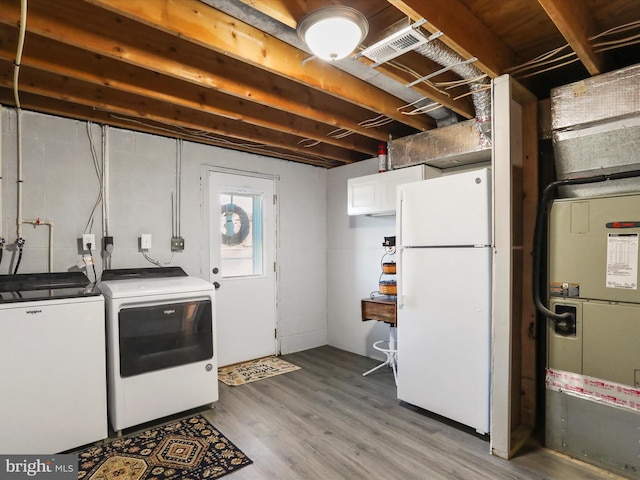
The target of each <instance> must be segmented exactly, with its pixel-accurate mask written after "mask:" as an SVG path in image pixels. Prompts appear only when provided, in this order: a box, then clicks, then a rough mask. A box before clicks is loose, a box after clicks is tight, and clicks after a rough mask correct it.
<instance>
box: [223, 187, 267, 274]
mask: <svg viewBox="0 0 640 480" xmlns="http://www.w3.org/2000/svg"><path fill="white" fill-rule="evenodd" d="M262 197H263V196H262V194H252V193H245V192H242V193H234V192H224V193H221V194H220V205H221V212H220V226H221V229H220V231H221V245H220V250H221V251H220V260H221V263H222V269H221V270H222V276H223V277H224V278H230V277H250V276H257V275H262V273H263V261H262V259H263V251H262V250H263V238H262V204H263V198H262Z"/></svg>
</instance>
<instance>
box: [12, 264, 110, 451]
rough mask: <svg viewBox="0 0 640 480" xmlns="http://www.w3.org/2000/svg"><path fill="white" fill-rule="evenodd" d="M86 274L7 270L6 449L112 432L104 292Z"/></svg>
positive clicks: (56, 447) (68, 445) (62, 446)
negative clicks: (94, 285)
mask: <svg viewBox="0 0 640 480" xmlns="http://www.w3.org/2000/svg"><path fill="white" fill-rule="evenodd" d="M90 287H91V284H90V282H89V279H88V278H87V277H86V276H85V275H84V274H82V273H80V272H63V273H37V274H17V275H1V276H0V379H1V380H0V381H1V382H2V393H1V394H0V452H1V453H3V454H54V453H60V452H63V451H66V450H71V449H74V448H77V447H80V446H83V445H86V444H88V443H92V442H95V441H98V440H102V439H104V438H106V437H107V436H108V423H107V378H106V375H107V370H106V360H105V356H106V352H105V322H104V298H103V297H102V295H100V294H99V292H98V291H96V290H92V289H91V288H90Z"/></svg>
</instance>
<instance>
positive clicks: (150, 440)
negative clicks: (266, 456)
mask: <svg viewBox="0 0 640 480" xmlns="http://www.w3.org/2000/svg"><path fill="white" fill-rule="evenodd" d="M251 463H253V462H252V461H251V460H250V459H249V458H248V457H247V456H246V455H245V454H244V453H242V452H241V451H240V450H238V448H237V447H236V446H235V445H234V444H233V443H231V442H230V441H229V440H227V438H226V437H225V436H224V435H222V434H221V433H220V432H219V431H218V430H216V428H215V427H214V426H213V425H211V424H210V423H209V422H207V421H206V420H205V419H204V418H203V417H201V416H200V415H196V416H195V417H191V418H188V419H185V420H181V421H179V422H176V423H171V424H168V425H165V426H162V427H158V428H153V429H151V430H147V431H145V432H142V433H140V434H138V435H135V436H132V437H128V438H119V439H117V440H114V441H113V442H111V443H110V444H108V445H104V446H94V447H90V448H87V449H85V450H82V451H80V452H78V464H79V468H78V479H83V480H152V479H153V480H178V479H179V480H198V479H202V478H220V477H222V476H224V475H226V474H227V473H231V472H234V471H236V470H238V469H239V468H242V467H244V466H246V465H249V464H251Z"/></svg>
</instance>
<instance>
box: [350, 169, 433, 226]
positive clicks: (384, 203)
mask: <svg viewBox="0 0 640 480" xmlns="http://www.w3.org/2000/svg"><path fill="white" fill-rule="evenodd" d="M440 175H441V171H440V170H439V169H437V168H433V167H428V166H427V165H416V166H413V167H407V168H400V169H398V170H391V171H389V172H381V173H374V174H373V175H365V176H364V177H355V178H349V179H348V180H347V189H348V190H347V202H348V205H347V213H348V214H349V215H395V213H396V187H397V186H398V185H402V184H404V183H410V182H417V181H420V180H424V179H427V178H433V177H439V176H440Z"/></svg>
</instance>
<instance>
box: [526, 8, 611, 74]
mask: <svg viewBox="0 0 640 480" xmlns="http://www.w3.org/2000/svg"><path fill="white" fill-rule="evenodd" d="M538 3H539V4H540V5H541V6H542V8H543V9H544V11H545V12H547V15H549V18H551V20H552V21H553V23H554V24H555V25H556V27H558V30H560V33H562V35H563V36H564V38H565V39H566V40H567V43H569V46H570V47H571V48H572V49H573V51H574V52H576V54H577V55H578V58H579V59H580V61H581V62H582V63H583V65H584V66H585V67H586V69H587V71H588V72H589V73H590V74H591V75H599V74H601V73H602V72H603V71H604V55H603V54H601V53H595V52H594V51H593V48H592V47H591V43H590V42H589V37H591V36H593V35H595V34H597V33H599V29H598V26H597V25H596V21H595V20H594V18H593V17H592V16H591V13H590V12H589V6H588V5H587V2H585V1H584V0H538Z"/></svg>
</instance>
